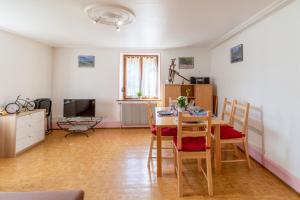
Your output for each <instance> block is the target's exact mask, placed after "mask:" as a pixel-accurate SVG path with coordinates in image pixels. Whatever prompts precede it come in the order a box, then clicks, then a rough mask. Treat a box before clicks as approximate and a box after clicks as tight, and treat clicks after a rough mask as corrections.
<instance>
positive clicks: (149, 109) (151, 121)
mask: <svg viewBox="0 0 300 200" xmlns="http://www.w3.org/2000/svg"><path fill="white" fill-rule="evenodd" d="M152 109H153V108H152V104H151V103H148V104H147V118H148V124H149V127H150V128H152V125H153V124H154V114H153V110H152Z"/></svg>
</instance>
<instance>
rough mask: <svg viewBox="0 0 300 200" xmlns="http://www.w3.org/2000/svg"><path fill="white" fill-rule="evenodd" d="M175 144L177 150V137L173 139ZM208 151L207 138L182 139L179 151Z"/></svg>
mask: <svg viewBox="0 0 300 200" xmlns="http://www.w3.org/2000/svg"><path fill="white" fill-rule="evenodd" d="M173 143H174V145H175V147H176V148H177V137H174V138H173ZM206 149H207V148H206V144H205V137H186V138H182V144H181V149H179V151H205V150H206Z"/></svg>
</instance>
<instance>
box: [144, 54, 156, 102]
mask: <svg viewBox="0 0 300 200" xmlns="http://www.w3.org/2000/svg"><path fill="white" fill-rule="evenodd" d="M157 79H158V66H157V56H146V57H143V74H142V93H143V96H145V97H148V98H151V97H152V98H153V97H158V87H157V86H158V80H157Z"/></svg>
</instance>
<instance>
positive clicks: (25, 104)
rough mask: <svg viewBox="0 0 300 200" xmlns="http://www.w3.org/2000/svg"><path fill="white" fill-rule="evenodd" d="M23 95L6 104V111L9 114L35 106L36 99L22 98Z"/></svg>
mask: <svg viewBox="0 0 300 200" xmlns="http://www.w3.org/2000/svg"><path fill="white" fill-rule="evenodd" d="M20 97H21V95H19V96H18V97H17V99H16V100H15V101H14V102H12V103H9V104H7V105H6V106H5V111H6V112H7V113H8V114H15V113H19V112H20V111H32V110H34V108H35V103H34V101H31V100H30V99H29V98H26V99H21V98H20Z"/></svg>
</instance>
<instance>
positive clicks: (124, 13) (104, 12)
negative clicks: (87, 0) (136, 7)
mask: <svg viewBox="0 0 300 200" xmlns="http://www.w3.org/2000/svg"><path fill="white" fill-rule="evenodd" d="M84 11H85V12H86V13H87V15H88V17H89V18H90V19H91V20H92V22H93V23H94V24H105V25H109V26H114V27H115V28H116V30H117V31H120V30H121V26H124V25H127V24H131V23H132V22H134V21H135V15H134V13H133V12H132V11H130V10H129V9H128V8H125V7H121V6H103V5H100V4H92V5H88V6H87V7H86V8H85V9H84Z"/></svg>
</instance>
